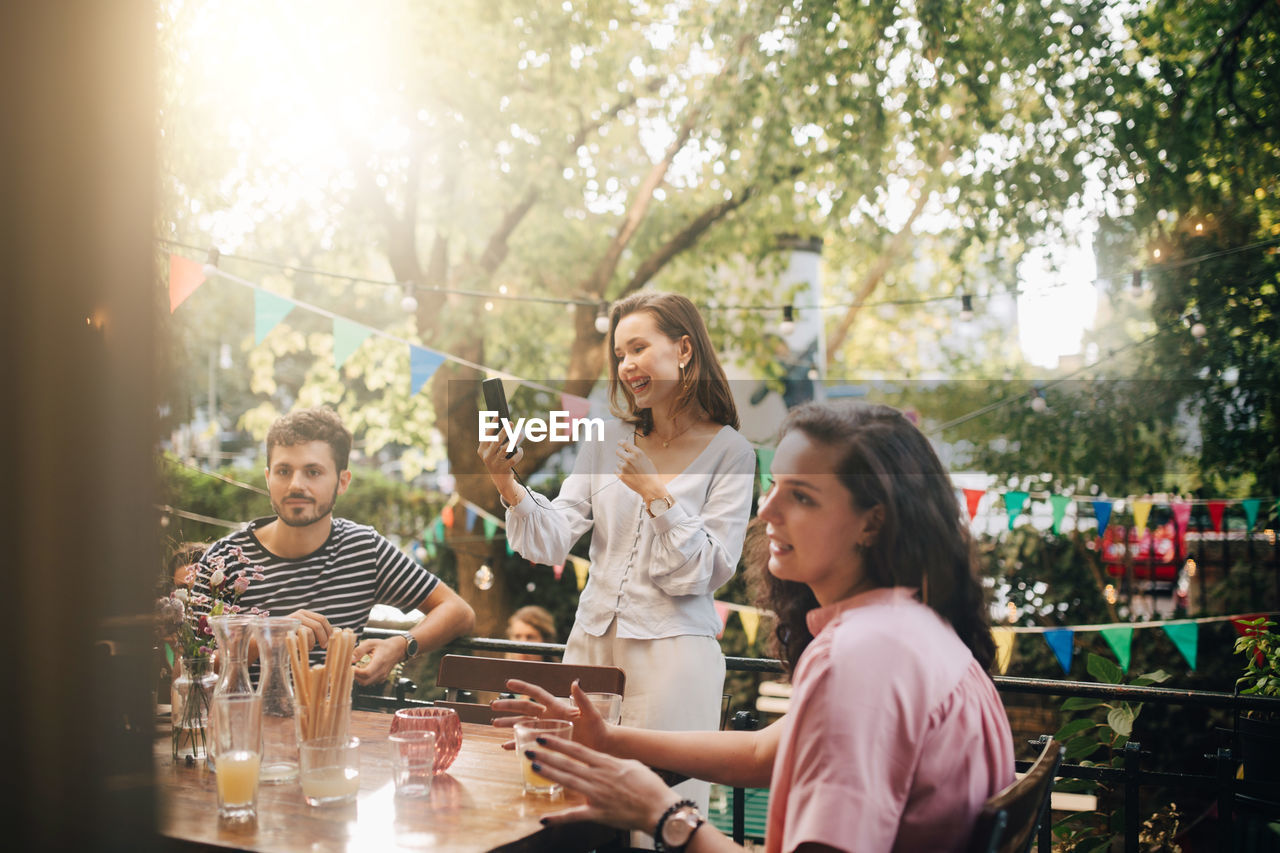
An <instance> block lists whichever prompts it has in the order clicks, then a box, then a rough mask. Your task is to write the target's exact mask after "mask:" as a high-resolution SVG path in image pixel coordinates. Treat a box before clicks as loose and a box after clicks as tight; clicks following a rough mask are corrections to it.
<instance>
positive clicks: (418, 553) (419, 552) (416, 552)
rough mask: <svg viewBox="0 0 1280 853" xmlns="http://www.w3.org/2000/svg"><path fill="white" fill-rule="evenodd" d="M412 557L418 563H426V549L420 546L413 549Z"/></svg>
mask: <svg viewBox="0 0 1280 853" xmlns="http://www.w3.org/2000/svg"><path fill="white" fill-rule="evenodd" d="M413 557H414V559H415V560H417V561H418V562H419V563H425V562H426V561H427V549H426V548H425V547H423V546H422V545H418V546H416V547H415V548H414V549H413Z"/></svg>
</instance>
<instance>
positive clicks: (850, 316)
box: [827, 185, 929, 368]
mask: <svg viewBox="0 0 1280 853" xmlns="http://www.w3.org/2000/svg"><path fill="white" fill-rule="evenodd" d="M928 202H929V193H928V192H927V190H926V186H925V185H922V186H921V187H920V189H919V190H918V191H917V193H916V203H915V206H914V207H913V208H912V209H911V215H910V216H908V217H907V221H906V222H905V223H903V225H902V227H901V228H899V229H898V233H896V234H894V235H893V237H892V238H891V239H890V240H889V245H888V246H886V247H885V248H884V251H882V252H881V253H880V255H879V257H877V258H876V262H875V263H874V264H872V266H871V269H869V270H867V274H866V275H864V276H863V277H862V281H861V282H859V284H858V291H857V296H855V297H854V301H853V305H851V306H849V310H848V311H846V312H845V315H844V317H842V318H841V319H840V323H839V325H837V326H836V328H835V331H834V332H833V333H832V335H831V337H830V338H828V339H827V367H828V368H830V367H832V366H833V365H834V364H835V363H836V359H837V357H838V356H839V354H840V349H841V348H842V347H843V346H844V342H845V338H847V337H848V336H849V330H850V329H851V328H852V327H853V322H854V320H856V319H858V314H859V312H861V311H862V305H863V303H864V302H866V301H867V297H868V296H870V295H871V293H872V292H873V291H874V290H875V289H876V287H878V286H879V285H880V282H882V281H883V280H884V276H885V273H887V272H888V271H889V267H890V266H892V265H893V263H894V262H895V261H896V260H897V256H898V254H899V252H901V251H902V247H903V245H904V244H905V243H906V242H907V239H908V238H909V237H910V236H911V226H913V225H914V224H915V221H916V218H917V217H919V216H920V214H921V213H923V212H924V206H925V205H926V204H927V203H928Z"/></svg>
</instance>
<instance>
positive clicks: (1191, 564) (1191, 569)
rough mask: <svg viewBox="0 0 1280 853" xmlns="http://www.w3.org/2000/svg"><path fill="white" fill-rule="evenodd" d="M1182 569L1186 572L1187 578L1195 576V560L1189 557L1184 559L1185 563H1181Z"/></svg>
mask: <svg viewBox="0 0 1280 853" xmlns="http://www.w3.org/2000/svg"><path fill="white" fill-rule="evenodd" d="M1182 570H1183V571H1184V572H1186V573H1187V577H1189V578H1193V577H1195V576H1196V561H1195V560H1192V559H1190V558H1188V559H1187V561H1186V562H1185V563H1183V564H1182Z"/></svg>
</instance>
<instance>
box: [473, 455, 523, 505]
mask: <svg viewBox="0 0 1280 853" xmlns="http://www.w3.org/2000/svg"><path fill="white" fill-rule="evenodd" d="M476 454H477V455H479V457H480V461H481V462H483V463H484V467H485V470H486V471H488V472H489V479H490V480H492V481H493V484H494V485H495V486H497V488H498V493H499V494H501V495H502V498H503V500H505V501H506V502H507V503H508V504H510V505H511V506H515V505H516V504H518V503H519V502H520V498H521V497H522V495H523V493H522V492H521V491H520V488H519V486H518V484H517V483H516V475H515V472H514V471H513V470H512V468H513V467H514V466H515V465H516V464H517V463H519V462H520V460H521V459H523V458H524V448H522V447H520V448H516V452H515V455H514V456H512V457H511V458H510V459H508V458H507V443H506V442H505V441H482V442H480V446H479V447H477V448H476Z"/></svg>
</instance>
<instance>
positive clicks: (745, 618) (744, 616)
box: [738, 609, 760, 647]
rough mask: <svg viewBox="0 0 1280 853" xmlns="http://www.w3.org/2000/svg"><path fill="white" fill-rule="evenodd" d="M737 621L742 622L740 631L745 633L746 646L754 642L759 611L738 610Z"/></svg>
mask: <svg viewBox="0 0 1280 853" xmlns="http://www.w3.org/2000/svg"><path fill="white" fill-rule="evenodd" d="M738 621H739V622H741V623H742V633H744V634H746V635H747V646H748V647H750V646H754V645H755V644H756V632H757V631H759V629H760V611H759V610H755V609H751V610H739V611H738Z"/></svg>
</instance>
